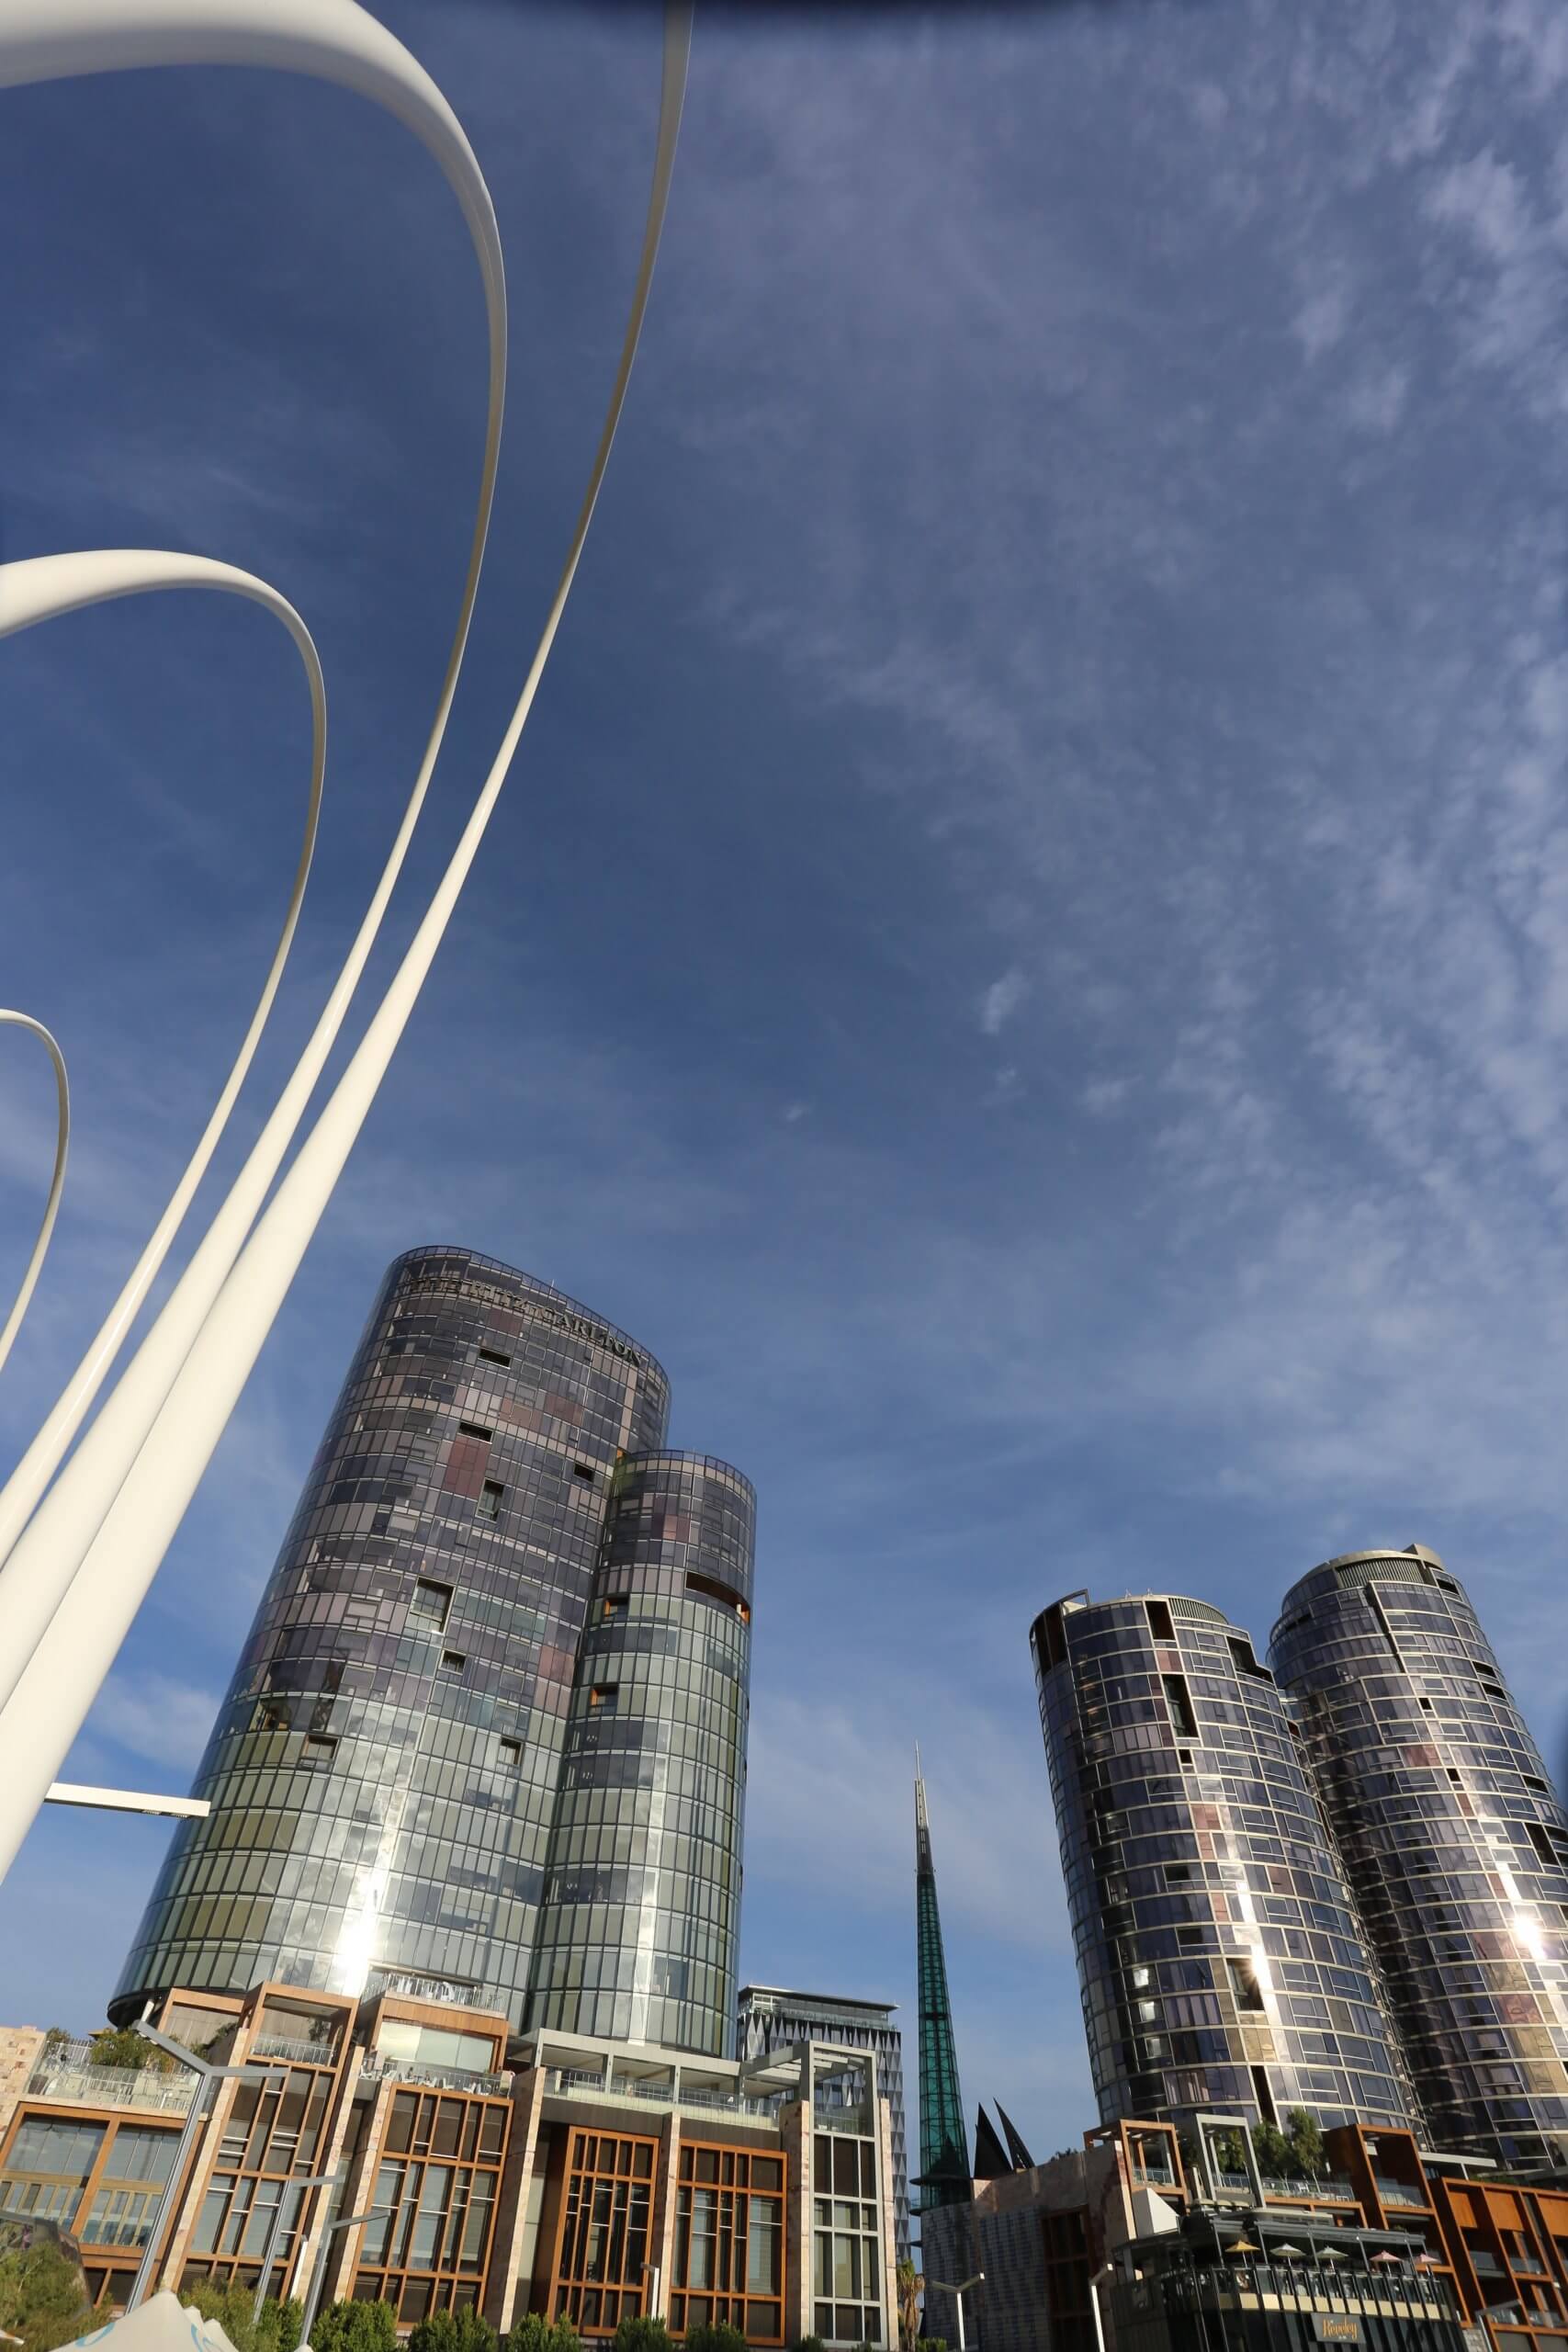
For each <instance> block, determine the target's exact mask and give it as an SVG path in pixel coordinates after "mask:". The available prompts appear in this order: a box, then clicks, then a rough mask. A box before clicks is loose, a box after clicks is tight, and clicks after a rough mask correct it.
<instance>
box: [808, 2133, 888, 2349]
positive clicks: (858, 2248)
mask: <svg viewBox="0 0 1568 2352" xmlns="http://www.w3.org/2000/svg"><path fill="white" fill-rule="evenodd" d="M811 2161H812V2188H813V2191H814V2194H813V2196H812V2200H811V2215H812V2226H811V2290H812V2296H813V2306H812V2310H813V2318H814V2323H815V2326H814V2333H815V2334H816V2335H819V2336H820V2337H821V2339H822V2341H823V2342H824V2343H825V2344H835V2343H836V2344H880V2343H881V2341H882V2308H883V2306H882V2284H881V2271H880V2255H879V2252H878V2248H879V2245H880V2242H881V2241H880V2232H879V2227H878V2222H877V2206H876V2143H875V2141H874V2140H861V2139H856V2138H854V2137H853V2136H852V2135H850V2134H848V2133H845V2132H840V2131H831V2132H829V2131H818V2132H817V2133H816V2134H815V2135H814V2143H813V2147H812V2159H811Z"/></svg>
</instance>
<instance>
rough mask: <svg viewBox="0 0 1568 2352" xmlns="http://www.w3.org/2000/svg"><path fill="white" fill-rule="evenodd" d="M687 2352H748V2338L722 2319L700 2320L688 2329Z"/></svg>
mask: <svg viewBox="0 0 1568 2352" xmlns="http://www.w3.org/2000/svg"><path fill="white" fill-rule="evenodd" d="M686 2352H746V2338H745V2337H744V2336H743V2335H741V2333H740V2330H739V2328H738V2327H726V2326H725V2324H724V2323H723V2322H722V2321H718V2322H714V2321H712V2320H699V2321H698V2323H697V2324H696V2326H695V2327H689V2328H688V2329H687V2330H686Z"/></svg>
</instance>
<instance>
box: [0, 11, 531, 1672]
mask: <svg viewBox="0 0 1568 2352" xmlns="http://www.w3.org/2000/svg"><path fill="white" fill-rule="evenodd" d="M181 63H220V64H259V65H270V66H276V67H284V68H289V69H292V70H295V71H297V72H300V73H305V74H314V75H316V76H318V77H320V78H322V79H325V80H327V81H331V82H337V83H342V84H344V85H347V86H348V87H350V88H352V89H355V91H357V92H359V93H360V94H361V95H362V96H367V97H370V98H372V99H374V100H376V101H377V102H378V104H380V105H382V106H384V107H387V108H388V109H389V111H390V112H391V113H393V114H394V115H396V116H397V117H398V119H400V121H402V122H404V123H405V124H406V125H407V126H408V127H409V128H410V129H411V130H413V131H414V132H415V134H416V135H417V136H418V137H419V138H420V139H421V141H423V144H424V145H425V147H426V148H427V149H428V150H429V151H430V153H432V154H433V155H434V157H435V159H436V161H437V162H438V163H439V164H440V165H441V168H442V170H443V171H444V172H445V174H446V178H447V180H448V181H449V183H450V184H451V186H452V187H453V189H454V192H455V193H456V195H457V199H458V202H459V204H460V205H461V207H462V209H463V215H464V218H465V220H467V222H468V229H469V233H470V235H471V237H472V239H473V243H474V249H475V253H476V254H477V256H478V259H479V270H480V275H481V277H482V279H483V283H484V294H485V308H486V314H487V319H488V323H489V341H490V368H489V402H488V413H487V416H486V423H485V445H484V458H483V462H482V466H481V469H480V479H479V511H478V515H477V516H476V520H475V525H474V534H473V538H472V541H471V544H470V548H469V555H468V572H467V576H466V578H465V580H464V583H463V594H462V601H461V605H460V607H459V611H458V616H457V631H456V634H455V636H454V638H453V641H452V648H451V651H450V653H449V655H448V658H447V663H446V674H445V676H444V678H443V680H442V685H441V695H440V699H439V703H438V705H437V708H436V713H435V718H434V725H433V727H432V729H431V732H430V736H429V740H428V741H427V742H426V744H425V749H424V754H423V760H422V762H421V764H420V769H419V773H418V775H417V776H416V778H415V780H414V785H413V789H412V793H411V794H410V797H409V799H408V803H407V805H406V807H405V808H404V809H403V813H402V817H401V820H400V823H399V827H398V831H397V834H396V837H395V838H394V840H393V842H392V846H391V850H390V852H389V855H388V858H387V862H386V865H385V866H384V867H383V869H382V872H381V876H380V879H379V880H378V883H377V885H376V888H375V891H374V893H373V894H372V897H371V899H370V903H369V905H368V907H367V910H366V913H365V916H364V919H363V921H362V922H361V924H360V927H359V930H358V933H357V934H356V935H355V940H354V943H353V945H352V946H351V948H350V950H349V953H348V956H347V958H346V959H345V961H344V966H343V968H342V971H341V972H340V974H339V976H338V978H337V981H336V982H335V984H334V986H333V989H332V992H331V994H330V995H329V997H328V1000H327V1002H326V1005H325V1007H324V1009H323V1011H322V1012H321V1018H320V1020H319V1021H318V1023H317V1024H316V1028H315V1030H314V1032H313V1034H312V1035H311V1037H310V1041H309V1043H308V1044H307V1046H306V1047H305V1049H304V1052H303V1053H302V1054H301V1056H300V1057H299V1061H298V1063H297V1064H296V1066H295V1069H294V1071H293V1073H292V1075H291V1077H290V1078H289V1080H288V1083H287V1084H286V1086H285V1088H284V1090H283V1092H282V1094H281V1095H280V1097H279V1099H278V1101H277V1103H276V1106H275V1108H274V1110H273V1113H272V1115H271V1117H270V1118H269V1119H268V1120H267V1122H266V1124H265V1126H264V1128H263V1130H262V1132H261V1135H260V1136H259V1137H258V1138H257V1140H256V1143H255V1145H254V1148H253V1149H252V1151H251V1154H250V1156H249V1158H248V1159H247V1160H246V1161H245V1164H244V1166H243V1169H242V1170H241V1171H240V1174H239V1175H238V1177H237V1178H236V1179H235V1182H234V1183H233V1185H232V1187H231V1190H230V1192H229V1193H228V1195H227V1197H226V1198H225V1200H224V1202H223V1204H222V1205H221V1206H220V1209H219V1211H218V1213H217V1215H216V1216H214V1218H213V1220H212V1223H211V1225H210V1226H209V1228H208V1231H207V1234H206V1236H205V1238H204V1239H203V1240H202V1242H201V1244H200V1245H199V1247H198V1248H197V1250H196V1252H195V1253H194V1255H193V1257H192V1259H191V1261H190V1263H189V1265H188V1266H187V1267H186V1271H185V1272H184V1274H183V1275H182V1276H181V1278H180V1280H179V1282H178V1283H176V1284H175V1289H174V1291H173V1292H172V1293H171V1295H170V1296H169V1298H168V1300H167V1302H166V1303H165V1305H164V1308H163V1310H162V1312H161V1313H160V1315H159V1317H158V1318H157V1320H156V1321H155V1322H154V1324H153V1325H152V1329H151V1330H150V1331H149V1332H148V1334H147V1336H146V1338H145V1339H144V1340H143V1341H142V1343H141V1348H140V1349H139V1350H138V1351H137V1353H136V1356H135V1357H134V1359H133V1360H132V1362H131V1363H130V1365H128V1367H127V1369H126V1372H125V1374H123V1376H122V1377H121V1379H120V1381H119V1382H118V1385H117V1386H116V1388H115V1390H114V1392H113V1394H112V1395H111V1396H110V1397H108V1398H107V1401H106V1402H105V1404H104V1407H103V1408H102V1410H101V1411H100V1412H99V1414H98V1416H97V1419H96V1420H95V1422H94V1423H93V1426H92V1428H91V1429H90V1430H88V1431H87V1434H86V1435H85V1438H84V1439H83V1441H82V1442H81V1444H80V1445H79V1446H78V1448H77V1450H76V1453H75V1455H74V1456H73V1460H72V1461H71V1463H70V1464H69V1466H68V1468H67V1470H66V1471H65V1473H64V1474H63V1475H62V1476H61V1477H60V1478H59V1479H57V1480H56V1482H55V1486H54V1487H53V1489H52V1491H51V1492H50V1493H49V1494H48V1495H47V1498H45V1489H46V1488H47V1487H49V1482H50V1480H51V1477H53V1476H54V1474H55V1472H56V1470H57V1469H58V1468H59V1466H60V1464H61V1463H62V1460H63V1458H64V1455H65V1452H66V1449H67V1448H68V1446H69V1445H70V1443H71V1441H72V1439H73V1436H74V1435H75V1433H76V1431H77V1430H78V1429H80V1427H81V1424H82V1421H83V1419H85V1415H86V1412H87V1410H88V1408H89V1407H90V1405H91V1404H92V1401H93V1399H94V1397H96V1394H97V1391H98V1389H99V1387H100V1386H101V1385H102V1383H103V1380H104V1377H105V1375H106V1374H107V1371H108V1368H109V1366H110V1365H111V1363H113V1361H114V1359H115V1357H116V1355H117V1354H118V1351H119V1349H120V1347H121V1345H122V1343H123V1341H124V1340H125V1337H126V1334H127V1332H128V1331H129V1329H130V1324H131V1322H132V1320H133V1319H134V1317H135V1315H136V1313H137V1311H138V1309H139V1307H140V1306H141V1303H142V1300H143V1298H144V1297H145V1295H146V1283H141V1284H139V1283H138V1280H137V1276H136V1275H133V1276H132V1278H131V1281H130V1283H127V1285H126V1287H125V1289H124V1290H123V1291H122V1292H121V1294H120V1296H119V1298H118V1300H117V1301H116V1303H115V1305H114V1306H113V1308H112V1309H111V1310H110V1313H109V1315H108V1317H107V1319H106V1321H105V1323H104V1325H103V1327H102V1329H100V1330H99V1331H98V1333H97V1335H96V1338H95V1339H94V1340H93V1342H92V1344H91V1346H90V1347H89V1348H88V1350H87V1352H86V1354H85V1356H84V1357H83V1359H82V1362H81V1363H80V1364H79V1365H78V1366H77V1367H76V1370H75V1372H74V1373H73V1374H72V1377H71V1379H70V1380H69V1381H68V1383H67V1384H66V1386H65V1388H64V1390H63V1391H62V1394H61V1396H60V1397H59V1398H58V1400H57V1401H56V1403H55V1405H54V1407H53V1408H52V1409H51V1412H50V1414H49V1416H48V1419H46V1420H45V1422H44V1423H43V1426H42V1427H41V1429H40V1430H39V1432H38V1434H37V1435H36V1437H35V1438H34V1439H33V1441H32V1442H31V1444H30V1445H29V1446H28V1450H27V1452H26V1453H24V1454H23V1456H22V1459H21V1461H20V1462H19V1463H18V1464H17V1467H16V1469H15V1471H14V1472H13V1473H12V1476H11V1477H10V1478H9V1479H8V1480H7V1482H6V1487H4V1489H3V1490H0V1561H4V1563H5V1566H4V1568H3V1569H0V1619H3V1621H4V1624H5V1629H6V1639H5V1643H4V1645H0V1699H3V1698H4V1697H5V1696H6V1695H7V1694H8V1693H9V1692H10V1691H12V1690H13V1688H14V1687H15V1684H16V1681H17V1677H18V1675H19V1674H20V1672H21V1670H22V1668H23V1667H24V1666H25V1664H26V1662H27V1660H28V1657H29V1656H30V1655H31V1654H32V1651H33V1649H34V1648H35V1647H36V1645H37V1643H38V1640H39V1635H40V1634H42V1632H43V1629H44V1626H45V1625H46V1624H47V1623H49V1620H50V1617H51V1615H52V1613H53V1611H54V1610H55V1609H56V1608H57V1607H58V1606H59V1603H60V1600H61V1598H62V1594H63V1593H64V1591H65V1590H66V1589H67V1587H68V1586H69V1584H70V1581H71V1578H72V1577H73V1575H74V1574H75V1572H76V1570H77V1568H78V1566H80V1563H81V1561H82V1558H83V1555H84V1554H85V1551H86V1548H87V1545H88V1544H89V1543H90V1542H91V1541H92V1538H93V1535H94V1533H95V1532H96V1530H97V1528H98V1527H99V1526H100V1525H101V1524H102V1522H103V1518H104V1514H105V1512H106V1511H107V1509H108V1506H109V1504H110V1502H111V1501H112V1499H113V1498H114V1496H115V1495H116V1493H117V1492H118V1488H119V1486H120V1483H121V1481H122V1480H123V1478H124V1476H125V1475H126V1472H127V1471H128V1470H129V1468H130V1464H131V1463H132V1462H133V1461H134V1459H135V1457H136V1453H137V1450H138V1448H139V1447H140V1446H141V1442H142V1440H143V1439H144V1438H145V1436H146V1434H147V1431H148V1430H149V1429H150V1428H151V1427H152V1421H153V1419H154V1417H155V1415H156V1413H157V1411H158V1409H159V1408H160V1406H161V1405H162V1404H163V1402H164V1398H165V1397H167V1395H168V1393H169V1389H170V1386H171V1385H172V1384H173V1381H174V1379H175V1374H177V1372H178V1370H179V1368H180V1365H181V1364H182V1363H184V1362H185V1359H186V1354H187V1352H188V1351H189V1349H190V1345H191V1342H192V1340H194V1339H195V1337H196V1334H197V1331H198V1330H199V1329H200V1328H201V1324H202V1321H203V1318H204V1317H205V1316H206V1314H207V1312H208V1309H209V1307H210V1306H211V1305H212V1302H213V1300H214V1299H215V1298H216V1297H217V1295H218V1293H219V1290H220V1287H221V1285H222V1283H223V1280H224V1277H225V1276H226V1274H227V1273H228V1272H229V1270H230V1268H231V1266H232V1264H233V1262H234V1260H235V1258H236V1256H237V1255H238V1252H239V1250H240V1248H241V1245H242V1244H243V1241H244V1238H245V1236H246V1234H247V1233H248V1232H249V1231H250V1228H251V1227H252V1225H253V1224H254V1220H255V1217H256V1215H257V1213H258V1211H259V1210H260V1208H261V1205H262V1204H263V1202H264V1201H265V1197H266V1194H267V1191H268V1189H269V1187H270V1185H271V1183H272V1181H273V1179H274V1177H275V1176H276V1173H277V1170H278V1169H279V1168H280V1167H281V1165H282V1163H283V1159H284V1157H285V1155H286V1154H287V1152H288V1147H289V1144H290V1143H291V1142H292V1140H293V1137H294V1135H295V1133H296V1131H297V1129H298V1127H299V1122H300V1120H301V1118H302V1117H303V1116H304V1114H305V1110H306V1107H307V1105H308V1103H309V1101H310V1094H311V1092H312V1091H313V1089H314V1087H315V1084H316V1081H317V1080H318V1079H319V1077H320V1076H321V1069H322V1068H323V1066H324V1064H325V1062H326V1059H327V1057H328V1055H329V1054H330V1052H331V1050H332V1047H333V1044H334V1043H335V1041H336V1038H337V1035H338V1032H339V1030H340V1029H341V1027H342V1025H343V1021H344V1014H345V1013H346V1012H347V1010H348V1006H349V1002H350V1001H351V999H352V997H353V994H354V990H355V986H356V985H357V983H358V980H359V977H360V974H361V973H362V971H363V970H364V967H365V963H366V960H367V957H368V956H369V953H370V950H371V947H372V945H373V944H374V943H375V939H376V934H377V933H378V929H379V927H380V923H381V919H382V916H383V915H384V913H385V911H386V907H387V903H388V900H389V898H390V897H391V893H392V888H393V886H394V884H395V883H396V881H397V878H398V875H399V873H400V870H401V867H402V864H403V860H404V857H405V855H406V854H407V850H408V845H409V842H410V839H411V837H412V832H413V829H414V825H415V823H416V821H417V820H418V817H419V813H420V810H421V809H422V807H423V802H424V797H425V794H426V791H427V790H428V787H429V784H430V778H431V774H432V772H433V770H434V765H435V760H436V755H437V753H438V752H439V751H440V748H441V742H442V739H443V737H444V735H445V733H446V720H447V717H448V714H449V712H450V710H451V707H452V699H453V695H455V693H456V691H457V676H458V673H459V671H460V669H461V667H462V661H463V652H464V649H465V646H466V645H467V642H468V626H469V621H470V619H471V616H472V613H473V606H474V599H475V596H476V594H477V593H478V590H479V570H480V565H481V563H482V560H483V556H484V547H485V539H486V536H487V534H488V531H489V527H490V516H491V506H492V504H493V502H494V495H495V479H496V469H497V466H498V464H499V460H500V450H501V426H502V409H503V406H504V401H505V391H506V286H505V274H504V270H503V267H502V255H501V240H500V234H499V232H498V230H497V228H496V221H495V212H494V208H493V207H492V205H491V199H490V192H489V190H488V188H487V187H486V186H485V183H484V178H483V175H482V174H481V173H480V171H479V164H478V162H477V161H476V159H475V156H474V153H473V150H472V149H471V148H470V146H469V145H468V140H467V138H466V137H465V135H464V132H463V130H462V127H461V125H460V124H459V123H458V121H457V117H456V115H455V114H454V113H453V112H452V109H451V107H449V106H448V105H447V103H446V99H445V98H444V97H443V96H442V95H441V92H440V91H439V90H438V89H437V88H436V86H435V85H434V82H433V81H432V80H431V79H430V76H429V75H428V74H426V73H425V72H424V69H423V66H421V65H419V64H418V63H416V62H415V61H414V59H413V58H412V57H411V56H410V55H409V53H408V51H406V50H405V49H404V48H403V47H402V45H401V43H400V42H399V41H397V40H394V39H393V37H392V35H391V34H390V33H389V32H388V31H387V30H386V29H385V28H384V27H383V26H381V25H378V23H377V22H376V20H375V18H374V17H370V16H369V15H367V12H366V11H365V9H363V8H362V7H360V6H358V5H357V0H0V86H3V85H6V84H7V83H19V82H24V81H38V80H48V79H51V78H57V77H59V76H61V75H63V74H85V73H90V72H96V71H102V70H108V69H115V68H122V67H129V66H142V65H168V64H181ZM139 1271H140V1269H139ZM147 1279H148V1281H150V1280H151V1276H150V1275H149V1276H148V1278H147ZM40 1498H44V1499H42V1500H41V1502H40Z"/></svg>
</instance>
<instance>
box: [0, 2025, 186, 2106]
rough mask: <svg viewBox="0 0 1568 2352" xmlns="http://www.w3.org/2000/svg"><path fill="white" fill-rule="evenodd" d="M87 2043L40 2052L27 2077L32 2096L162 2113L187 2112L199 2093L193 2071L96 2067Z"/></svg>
mask: <svg viewBox="0 0 1568 2352" xmlns="http://www.w3.org/2000/svg"><path fill="white" fill-rule="evenodd" d="M90 2048H91V2044H90V2043H88V2042H85V2041H76V2042H69V2043H66V2044H64V2045H63V2046H62V2044H60V2043H59V2042H57V2043H56V2044H55V2046H54V2048H53V2050H52V2051H51V2052H48V2054H47V2055H45V2056H40V2057H39V2059H38V2061H37V2063H36V2064H35V2065H34V2067H33V2071H32V2073H31V2075H29V2076H28V2087H27V2092H26V2094H25V2096H26V2097H28V2098H44V2099H61V2100H66V2101H69V2102H70V2103H71V2104H72V2105H73V2106H82V2107H143V2108H151V2109H152V2110H153V2111H154V2113H156V2114H160V2115H184V2114H186V2112H187V2111H188V2109H189V2107H190V2103H191V2100H192V2099H193V2098H195V2096H196V2085H195V2083H194V2082H193V2081H192V2080H191V2079H190V2077H189V2076H188V2075H177V2074H175V2072H174V2071H173V2070H172V2069H170V2070H167V2071H165V2069H164V2068H163V2067H161V2066H141V2067H130V2066H95V2065H94V2064H92V2062H91V2060H90V2059H89V2058H88V2057H86V2056H85V2054H84V2053H85V2052H87V2051H88V2050H89V2049H90Z"/></svg>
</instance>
